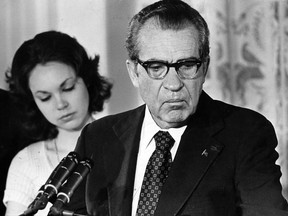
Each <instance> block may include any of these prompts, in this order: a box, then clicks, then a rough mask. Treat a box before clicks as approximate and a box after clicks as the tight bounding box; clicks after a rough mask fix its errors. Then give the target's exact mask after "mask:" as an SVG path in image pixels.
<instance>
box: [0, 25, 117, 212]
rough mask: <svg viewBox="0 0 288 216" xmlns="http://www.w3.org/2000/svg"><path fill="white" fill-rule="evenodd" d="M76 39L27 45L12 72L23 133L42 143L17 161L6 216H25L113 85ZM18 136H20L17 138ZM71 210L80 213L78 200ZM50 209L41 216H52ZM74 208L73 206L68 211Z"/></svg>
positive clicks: (55, 36) (56, 36)
mask: <svg viewBox="0 0 288 216" xmlns="http://www.w3.org/2000/svg"><path fill="white" fill-rule="evenodd" d="M98 62H99V57H98V56H95V57H94V58H89V57H88V55H87V52H86V51H85V49H84V48H83V47H82V46H81V45H80V44H79V43H78V42H77V40H76V39H75V38H72V37H70V36H69V35H67V34H64V33H61V32H56V31H48V32H44V33H40V34H38V35H36V36H35V37H34V38H33V39H31V40H28V41H26V42H24V43H23V44H22V45H21V47H20V48H19V49H18V50H17V52H16V54H15V56H14V59H13V62H12V67H11V70H10V71H9V72H8V73H7V77H8V83H9V87H10V91H11V92H12V94H13V95H14V97H15V103H17V106H18V107H19V108H20V109H19V110H20V111H21V114H22V117H23V119H22V120H21V123H22V126H23V129H24V130H25V132H26V133H27V134H28V135H30V136H31V137H32V138H33V139H37V140H39V141H38V142H36V143H33V144H31V145H29V146H27V147H25V148H24V149H23V150H21V151H20V152H19V153H18V154H17V155H16V156H15V157H14V159H13V161H12V163H11V165H10V168H9V172H8V177H7V182H6V189H5V194H4V200H3V202H4V204H5V205H6V207H7V210H6V216H15V215H20V214H22V213H23V212H24V211H25V210H26V209H27V207H28V206H29V204H30V203H31V202H32V201H33V200H34V198H35V197H36V195H37V192H38V190H39V188H40V187H41V185H43V184H44V183H45V182H46V180H47V179H48V177H49V175H50V174H51V173H52V171H53V170H54V168H55V167H56V166H57V165H58V164H59V162H60V161H61V160H62V158H63V157H65V156H67V154H68V153H69V152H71V151H73V150H74V147H75V145H76V142H77V138H78V136H79V135H80V132H81V129H82V128H83V127H84V126H85V125H86V124H88V123H90V122H92V121H93V117H92V113H93V112H99V111H102V109H103V104H104V101H105V100H106V99H108V98H109V97H110V94H111V87H112V85H111V84H110V83H109V82H108V81H107V80H106V79H105V78H104V77H103V76H100V75H99V73H98ZM15 136H17V135H16V134H15ZM74 200H76V201H75V202H74V204H73V202H72V204H73V206H72V204H71V209H72V210H77V208H78V209H80V208H81V207H82V206H81V202H84V200H81V202H78V200H77V198H75V199H74ZM50 206H51V205H47V207H46V208H45V209H44V210H41V211H38V213H37V214H36V215H43V216H44V215H45V216H46V215H47V214H48V212H49V208H50ZM68 209H69V207H68Z"/></svg>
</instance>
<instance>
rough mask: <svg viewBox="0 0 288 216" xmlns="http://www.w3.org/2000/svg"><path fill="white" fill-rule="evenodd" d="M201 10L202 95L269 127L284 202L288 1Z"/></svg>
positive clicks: (224, 0)
mask: <svg viewBox="0 0 288 216" xmlns="http://www.w3.org/2000/svg"><path fill="white" fill-rule="evenodd" d="M202 2H203V1H202ZM201 8H202V9H203V11H202V13H203V14H204V16H206V19H207V20H208V25H209V27H210V31H211V65H210V71H209V76H208V79H207V82H206V83H205V89H206V91H207V92H209V94H210V95H212V96H214V98H218V99H221V100H224V101H226V102H229V103H233V104H235V105H240V106H244V107H247V108H251V109H253V110H256V111H258V112H260V113H262V114H263V115H264V116H266V117H267V118H268V119H269V120H270V121H271V122H272V124H273V125H274V127H275V130H276V133H277V137H278V141H279V145H278V148H277V151H278V153H279V160H278V161H277V163H278V164H279V165H280V166H281V171H282V174H283V175H282V178H281V183H282V185H283V194H284V195H285V197H286V198H288V165H287V164H288V161H287V160H288V85H287V84H288V83H287V82H288V77H287V75H288V1H287V0H278V1H277V0H269V1H268V0H266V1H261V0H242V1H238V0H217V1H212V0H210V1H204V3H203V5H201V7H200V9H201Z"/></svg>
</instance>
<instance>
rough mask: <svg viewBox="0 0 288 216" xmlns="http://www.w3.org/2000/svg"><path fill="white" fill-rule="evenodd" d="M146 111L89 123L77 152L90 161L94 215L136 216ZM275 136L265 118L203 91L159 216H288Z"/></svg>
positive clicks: (141, 109)
mask: <svg viewBox="0 0 288 216" xmlns="http://www.w3.org/2000/svg"><path fill="white" fill-rule="evenodd" d="M144 111H145V106H141V107H139V108H137V109H135V110H132V111H128V112H125V113H122V114H117V115H112V116H108V117H104V118H103V119H100V120H98V121H95V122H94V123H92V124H90V125H88V126H87V127H86V128H85V129H84V130H83V133H82V135H81V136H80V139H79V142H78V145H77V147H76V151H78V152H79V153H80V155H82V157H92V158H93V160H94V161H95V166H94V168H93V169H92V171H91V173H90V175H89V176H88V179H87V184H86V186H87V190H86V205H87V208H88V212H89V213H90V214H91V215H110V216H116V215H117V216H130V215H131V203H132V194H133V183H134V174H135V167H136V160H137V152H138V146H139V140H140V132H141V126H142V122H143V118H144ZM276 145H277V139H276V136H275V132H274V129H273V126H272V125H271V123H270V122H269V121H268V120H267V119H265V118H264V117H263V116H262V115H260V114H258V113H256V112H254V111H251V110H248V109H244V108H239V107H235V106H231V105H228V104H225V103H223V102H219V101H215V100H212V99H211V98H210V97H209V96H208V95H207V94H206V93H205V92H203V93H202V95H201V97H200V102H199V105H198V108H197V112H196V113H195V114H194V115H193V116H192V117H191V118H190V120H189V122H188V126H187V128H186V130H185V132H184V134H183V135H182V138H181V142H180V145H179V148H178V151H177V154H176V156H175V159H174V161H173V165H172V168H171V170H170V173H169V177H168V179H167V181H166V183H165V185H164V187H163V190H162V194H161V197H160V201H159V202H158V206H157V209H156V213H155V215H156V216H164V215H165V216H169V215H183V216H184V215H186V216H187V215H191V216H202V215H207V216H208V215H209V216H228V215H229V216H234V215H245V216H252V215H253V216H273V215H275V216H276V215H277V216H280V215H283V216H284V215H288V207H287V202H286V200H285V199H284V198H283V197H282V195H281V185H280V183H279V178H280V176H281V172H280V169H279V167H278V166H276V165H275V161H276V159H277V158H278V154H277V153H276V151H275V147H276Z"/></svg>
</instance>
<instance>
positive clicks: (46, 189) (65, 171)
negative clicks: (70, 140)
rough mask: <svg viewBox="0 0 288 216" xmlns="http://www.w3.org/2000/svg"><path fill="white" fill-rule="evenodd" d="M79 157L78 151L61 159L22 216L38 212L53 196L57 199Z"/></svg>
mask: <svg viewBox="0 0 288 216" xmlns="http://www.w3.org/2000/svg"><path fill="white" fill-rule="evenodd" d="M78 158H79V156H78V154H77V153H76V152H70V153H69V154H68V155H67V156H66V157H65V158H63V159H62V160H61V162H60V163H59V164H58V165H57V167H56V168H55V169H54V170H53V172H52V173H51V175H50V176H49V178H48V179H47V181H46V183H45V184H44V185H42V186H41V188H40V189H39V191H38V194H37V196H36V198H35V199H34V201H33V202H32V203H31V204H30V205H29V206H28V209H27V210H26V211H25V212H24V213H23V214H22V215H21V216H25V215H33V214H35V213H37V211H38V210H40V209H44V208H45V207H46V205H47V203H48V201H51V200H52V199H53V198H54V199H55V195H56V194H57V192H58V189H59V188H60V186H61V185H62V183H63V182H64V181H65V180H66V178H67V177H68V175H69V174H70V173H71V171H72V170H73V169H74V168H75V167H76V165H77V164H78Z"/></svg>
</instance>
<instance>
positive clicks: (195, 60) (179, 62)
mask: <svg viewBox="0 0 288 216" xmlns="http://www.w3.org/2000/svg"><path fill="white" fill-rule="evenodd" d="M184 62H193V63H195V64H196V67H197V69H196V73H195V74H197V73H198V70H199V68H200V67H201V65H202V64H203V61H201V60H200V59H197V58H191V59H185V60H180V61H177V62H175V63H168V62H165V61H160V60H159V61H150V60H148V61H141V60H140V59H139V58H136V63H139V64H140V65H141V66H142V67H143V68H144V69H145V70H146V72H147V74H148V76H149V77H150V78H151V79H156V80H162V79H164V78H165V77H166V75H167V74H168V72H169V69H170V67H174V68H175V70H176V72H177V74H178V76H179V77H180V78H181V79H195V78H196V77H197V76H195V77H191V78H187V77H183V76H182V75H181V73H179V68H180V67H181V64H183V63H184ZM153 63H161V64H163V65H165V66H166V67H167V71H166V72H165V73H163V75H162V76H160V77H153V76H151V74H150V73H149V70H148V66H149V65H150V64H153Z"/></svg>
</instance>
